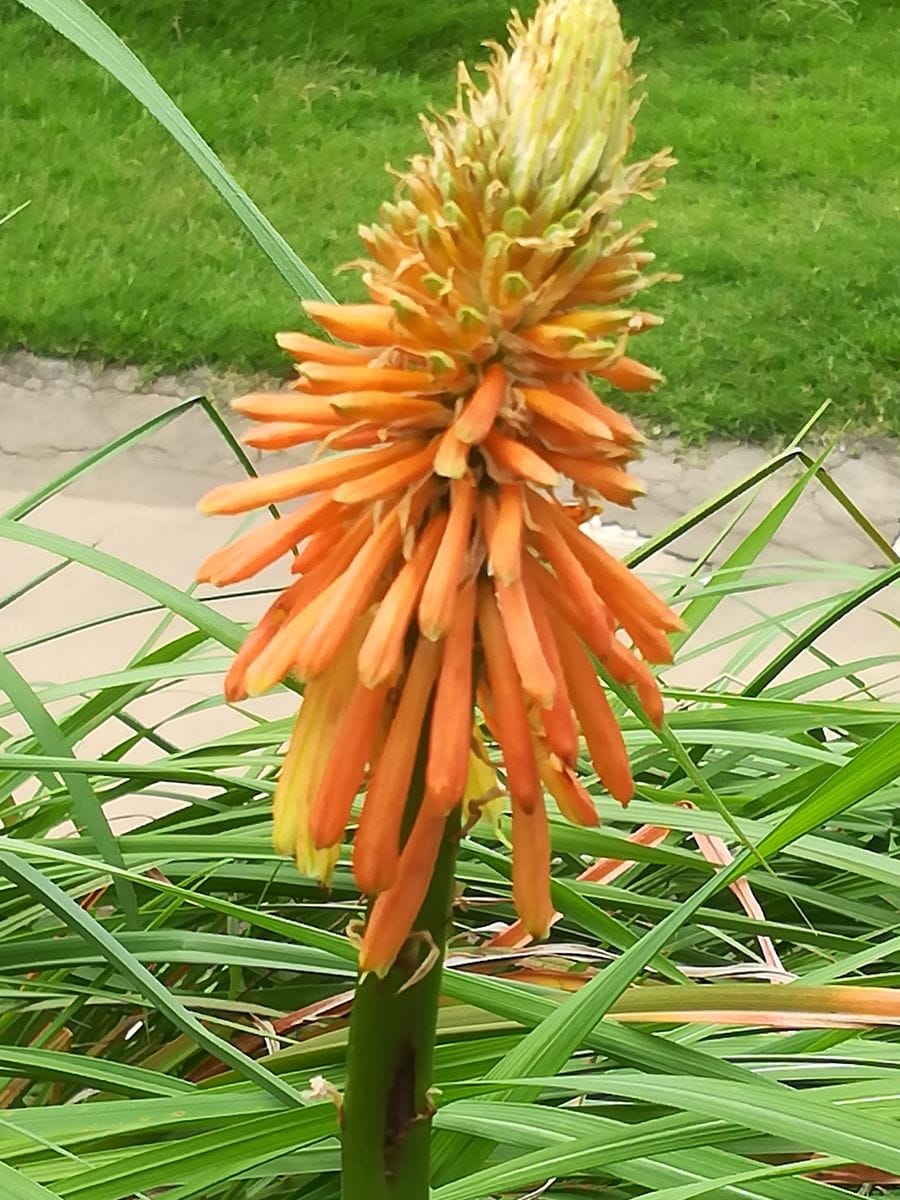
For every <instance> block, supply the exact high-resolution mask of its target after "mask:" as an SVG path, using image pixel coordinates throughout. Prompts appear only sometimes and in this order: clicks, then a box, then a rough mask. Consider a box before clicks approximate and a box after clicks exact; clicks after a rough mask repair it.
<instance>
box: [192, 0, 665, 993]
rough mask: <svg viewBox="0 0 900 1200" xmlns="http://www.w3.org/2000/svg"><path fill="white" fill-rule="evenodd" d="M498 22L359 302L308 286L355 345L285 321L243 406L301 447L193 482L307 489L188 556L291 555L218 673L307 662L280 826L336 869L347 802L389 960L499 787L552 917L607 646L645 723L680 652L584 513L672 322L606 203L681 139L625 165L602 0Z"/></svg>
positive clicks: (529, 874) (600, 751)
mask: <svg viewBox="0 0 900 1200" xmlns="http://www.w3.org/2000/svg"><path fill="white" fill-rule="evenodd" d="M510 31H511V48H510V50H509V51H505V50H501V49H499V48H496V49H495V50H494V57H493V60H492V62H491V63H490V64H489V66H488V67H487V68H486V82H485V84H484V86H483V88H482V89H479V88H478V87H476V85H475V84H474V83H473V81H472V80H471V78H470V77H469V75H468V74H467V73H466V72H465V71H463V72H462V73H461V76H460V94H459V101H458V105H457V107H456V108H455V109H454V111H453V112H451V113H450V114H449V115H448V116H447V117H446V118H444V119H441V120H437V121H434V122H427V123H426V126H425V128H426V135H427V137H428V139H429V142H430V145H431V151H430V153H428V154H420V155H418V156H416V157H415V158H414V159H413V160H412V161H411V164H410V167H409V169H408V171H407V172H406V173H405V174H404V175H403V176H401V179H400V189H399V195H398V197H397V199H396V201H395V202H394V203H390V204H386V205H384V207H383V208H382V211H381V214H380V217H379V221H378V223H377V224H375V225H372V226H370V227H365V228H363V229H362V230H361V236H362V240H363V243H364V245H365V247H366V250H367V252H368V258H367V259H366V260H365V261H364V262H363V263H362V264H361V269H362V279H363V283H364V285H365V287H366V289H367V291H368V294H369V300H368V302H366V303H362V304H326V303H321V302H319V301H315V302H312V301H310V302H307V303H306V304H305V306H304V307H305V309H306V313H307V316H308V317H309V318H311V320H312V321H314V322H316V323H317V324H318V325H319V326H320V327H321V328H322V329H323V330H324V331H325V333H326V334H327V335H330V337H331V338H334V339H338V340H339V341H340V343H342V344H336V343H335V342H334V341H329V340H325V339H321V340H320V339H319V338H317V337H314V336H313V335H311V334H310V333H281V334H279V335H278V342H279V344H280V345H281V346H282V347H283V348H284V349H285V350H286V351H287V352H288V354H290V355H291V357H292V358H293V359H294V360H295V371H296V378H295V380H294V381H293V383H292V384H291V385H290V386H289V388H288V389H287V390H286V391H284V392H282V393H277V394H270V393H253V394H251V395H249V396H245V397H243V398H242V399H240V400H238V401H236V402H235V408H236V410H237V412H238V413H239V414H241V415H242V416H243V417H245V418H248V419H250V420H252V421H254V422H256V423H257V424H256V425H254V427H253V428H252V429H251V430H250V432H249V433H247V434H245V435H244V440H245V442H246V443H247V444H248V445H250V446H252V447H254V448H256V449H259V450H285V449H291V448H300V447H303V446H309V447H310V448H311V453H310V452H307V457H306V458H305V459H304V458H302V457H301V458H300V460H299V461H298V463H297V465H295V466H291V467H288V468H287V469H283V470H280V471H277V472H275V473H273V474H271V475H268V476H262V477H261V478H258V479H257V478H254V479H248V480H245V481H243V482H240V483H233V484H227V485H225V486H223V487H219V488H216V489H214V490H213V491H212V492H211V493H210V494H209V495H208V496H207V497H205V499H204V500H203V501H201V508H202V510H203V511H204V512H207V513H223V514H226V513H227V514H235V513H245V512H249V511H250V510H252V509H258V508H263V507H265V506H267V505H271V504H282V503H287V504H290V503H291V502H293V501H295V500H297V501H299V502H300V505H299V507H297V508H296V510H295V511H293V512H290V513H288V514H287V515H285V516H281V517H280V518H278V519H277V520H274V521H271V522H269V523H268V524H266V525H264V526H262V527H261V528H259V529H256V530H253V531H252V532H251V533H249V534H245V535H244V536H243V537H241V538H239V539H238V540H237V541H235V542H234V543H233V544H232V545H230V546H226V547H225V548H224V549H222V550H219V551H217V552H216V553H214V554H212V555H211V556H210V557H209V558H208V559H207V560H206V562H205V563H204V564H203V566H202V567H201V569H200V572H199V573H198V577H199V578H200V579H202V580H204V581H208V582H210V583H213V584H216V585H223V584H228V583H234V582H238V581H240V580H244V579H247V578H249V577H250V576H251V575H253V574H254V573H255V572H256V571H259V570H262V569H263V568H266V567H269V566H271V565H272V564H273V563H275V562H276V561H277V560H278V559H279V558H284V560H285V562H286V564H287V563H288V562H289V561H291V560H292V562H293V569H294V571H295V573H296V574H297V575H298V576H299V577H298V578H297V579H296V580H295V581H293V582H291V583H289V585H288V586H287V587H286V588H285V591H284V592H283V593H282V595H281V596H280V597H279V598H278V599H277V600H276V601H275V602H274V604H272V605H271V606H270V608H269V609H268V611H267V612H266V614H265V615H264V616H263V618H262V620H261V621H260V623H259V625H258V626H257V627H256V629H255V630H253V631H252V632H251V633H250V634H249V636H248V638H247V641H246V642H245V644H244V646H243V648H242V649H241V651H240V652H239V654H238V655H237V657H236V659H235V662H234V664H233V666H232V668H231V670H230V671H229V673H228V677H227V680H226V685H225V687H226V696H227V697H228V698H229V700H237V699H240V698H243V697H245V696H246V695H247V694H248V693H249V694H255V693H257V692H259V691H262V690H265V689H266V688H268V687H271V686H273V685H274V684H276V683H277V682H278V681H279V680H281V679H283V678H284V677H285V676H287V675H289V674H291V673H293V675H294V676H295V677H296V678H299V679H301V680H303V681H305V684H306V687H305V694H304V698H303V700H302V702H301V705H300V711H299V715H298V718H297V723H296V726H295V730H294V733H293V735H292V737H291V741H290V745H289V748H288V751H287V754H286V758H285V762H284V767H283V770H282V773H281V777H280V780H279V783H278V788H277V791H276V796H275V806H274V812H275V840H276V845H277V847H278V848H279V850H281V851H283V852H285V853H289V852H292V853H293V854H294V855H295V857H296V860H297V863H298V865H299V867H300V869H301V870H303V871H305V872H309V873H314V874H316V875H318V876H319V877H320V878H323V879H327V878H328V875H329V873H330V871H331V869H332V868H333V866H334V863H335V861H336V858H337V856H338V854H339V853H340V844H341V842H342V840H343V837H344V833H345V830H346V829H347V828H348V827H352V826H353V825H354V822H356V821H357V820H358V827H357V830H356V835H355V840H354V847H353V869H354V872H355V874H356V878H357V882H358V883H359V885H360V888H361V889H362V890H363V891H364V892H365V893H366V894H367V895H369V896H372V897H374V903H373V905H372V908H371V912H370V915H369V920H368V925H367V928H366V931H365V934H364V936H363V940H362V946H361V951H360V962H361V966H362V968H363V970H373V971H377V972H379V973H383V972H384V971H386V970H387V969H388V968H389V966H390V965H391V963H392V962H393V961H394V958H395V957H396V955H397V954H398V953H399V952H400V950H401V948H402V947H403V945H404V943H405V941H406V939H407V938H408V936H409V935H410V933H411V932H412V931H413V930H414V925H415V920H416V914H417V912H418V910H419V906H420V904H421V901H422V898H423V896H424V895H425V892H426V890H427V887H428V882H429V878H430V874H431V871H432V868H433V865H434V862H435V858H436V855H437V853H438V848H439V846H440V844H441V841H442V839H443V837H444V833H445V829H446V821H447V819H448V816H449V815H450V814H452V813H453V812H454V810H456V809H457V808H461V810H462V819H463V821H464V822H467V821H469V820H470V818H471V817H472V814H473V812H475V813H477V810H478V807H479V805H480V804H482V803H484V802H485V801H486V800H487V799H488V798H489V797H493V796H494V795H495V794H496V791H497V789H498V787H500V788H501V789H502V790H503V791H504V792H505V793H506V794H507V795H508V797H509V803H510V808H511V815H512V827H511V828H512V846H513V872H512V873H513V898H514V901H515V905H516V907H517V909H518V911H519V914H520V917H521V919H522V921H523V923H524V925H525V926H526V928H527V929H528V930H529V932H530V933H532V934H533V935H535V936H542V935H543V934H544V933H546V931H547V930H548V928H549V926H550V923H551V922H552V919H553V906H552V904H551V899H550V883H549V864H550V854H551V841H550V825H549V823H548V809H547V806H548V802H550V803H551V810H552V812H553V813H554V814H555V813H556V812H558V813H559V814H561V815H562V816H563V817H565V818H566V819H568V820H571V821H574V822H576V823H579V824H583V825H590V824H593V823H595V822H596V820H597V813H596V809H595V807H594V803H593V800H592V798H591V794H590V792H589V791H588V790H587V789H586V787H585V784H584V781H583V779H582V778H580V777H579V774H578V771H579V769H580V763H579V749H580V746H581V744H582V739H583V743H584V745H585V746H586V751H587V757H588V758H589V759H590V761H591V763H592V764H593V768H594V771H595V772H596V775H597V777H598V779H599V780H600V783H601V784H602V786H603V787H605V788H606V789H607V790H608V791H609V793H610V794H611V795H612V796H614V797H615V798H616V799H617V800H619V801H620V802H621V803H623V804H624V803H627V801H628V800H629V799H630V797H631V795H632V792H633V789H634V784H633V781H632V776H631V769H630V766H629V762H628V755H627V752H626V747H625V743H624V740H623V737H622V733H621V731H620V729H619V726H618V723H617V721H616V718H615V715H614V713H613V710H612V708H611V706H610V703H609V700H608V698H607V694H606V690H605V688H604V686H603V684H602V683H601V681H600V679H599V678H598V673H597V664H598V662H599V665H600V666H601V667H602V668H603V670H604V671H605V672H606V673H607V675H608V676H609V677H610V678H611V679H612V680H614V681H615V682H616V684H617V685H621V686H622V687H624V688H626V689H629V690H630V691H631V694H632V696H633V702H634V703H636V704H638V705H640V707H641V708H642V709H643V710H644V712H645V713H646V714H647V716H648V717H649V718H650V720H652V721H654V722H656V723H658V722H660V721H661V720H662V719H663V702H662V696H661V693H660V690H659V687H658V685H657V682H656V679H655V677H654V675H653V673H652V671H651V670H650V667H649V666H648V664H649V663H664V662H668V661H670V660H671V649H670V646H669V641H668V634H670V633H672V632H674V631H677V630H678V629H680V628H681V622H680V620H679V618H678V617H677V616H676V615H675V613H673V612H672V611H671V609H669V607H668V606H667V605H666V604H665V603H664V602H663V601H662V600H661V599H659V598H658V597H657V596H656V595H655V594H654V593H653V592H652V591H651V590H650V589H649V588H648V587H647V586H646V585H645V584H644V583H643V582H641V581H640V580H639V579H638V578H637V577H636V576H635V575H634V574H633V573H632V572H631V571H630V570H629V569H628V568H627V567H626V566H625V565H624V564H622V563H620V562H619V561H618V560H616V559H615V558H614V557H613V556H612V555H611V554H610V553H609V552H608V551H607V550H605V549H603V548H602V546H600V545H598V544H597V543H596V542H595V541H594V540H592V539H591V538H590V537H589V536H588V535H587V533H585V532H584V530H583V529H582V528H581V527H580V526H581V524H582V523H583V522H584V521H585V520H586V519H588V518H590V517H594V516H595V515H596V514H597V513H598V512H600V511H601V509H602V508H603V507H604V506H605V505H606V504H619V505H628V506H630V505H631V504H633V502H634V500H635V499H636V498H637V497H638V496H640V495H641V494H642V493H643V487H642V485H641V484H640V483H639V481H638V480H637V479H636V478H635V477H634V476H633V475H631V474H630V472H629V466H630V464H631V463H632V462H633V460H634V459H636V458H637V457H638V454H639V452H640V447H641V445H642V444H643V441H644V439H643V438H642V437H641V435H640V433H639V432H638V431H637V430H636V429H635V427H634V425H633V424H632V423H631V421H630V420H629V419H628V418H627V416H625V415H623V414H622V413H620V412H619V411H618V410H617V408H616V407H615V403H614V401H613V390H612V389H618V390H619V391H621V392H641V391H647V390H650V389H652V388H653V387H655V386H656V385H657V384H658V383H659V382H660V381H661V376H660V375H658V373H657V372H656V371H654V370H653V369H652V368H651V367H649V366H646V365H645V364H644V363H643V362H639V361H638V360H636V359H634V358H631V357H630V356H629V355H628V353H627V351H628V347H629V339H630V338H631V337H632V336H633V335H636V334H639V333H642V332H644V331H645V330H648V329H650V328H652V327H653V326H654V325H656V324H658V323H659V322H658V319H657V318H655V317H654V316H653V315H652V314H650V313H648V312H646V311H645V310H643V309H638V308H637V307H636V305H637V302H638V299H639V298H640V300H641V301H642V302H643V292H644V290H645V289H646V287H647V286H648V285H650V284H652V283H654V282H657V281H659V280H662V279H665V278H667V277H666V276H662V275H659V274H657V275H650V274H648V273H647V268H648V267H649V265H650V263H651V262H652V260H653V255H652V254H651V253H649V252H648V251H647V250H645V249H643V248H642V244H643V236H644V234H645V232H646V231H647V229H648V228H649V227H650V226H649V224H648V223H647V222H644V223H642V224H638V225H636V226H634V227H632V228H628V227H627V226H624V225H623V223H622V221H621V220H620V217H619V213H620V210H621V208H622V206H623V205H624V204H625V203H626V201H628V200H630V199H631V198H634V197H637V198H644V199H650V198H652V193H653V192H654V190H655V189H656V188H657V187H658V186H660V184H661V182H662V175H663V172H664V171H665V169H666V167H667V166H668V165H669V164H670V162H671V161H672V160H671V159H670V158H669V156H668V154H667V153H666V152H662V153H660V154H657V155H655V156H653V157H652V158H650V159H648V160H647V161H644V162H632V161H629V160H628V154H629V151H630V147H631V143H632V131H631V126H630V122H631V118H632V115H633V112H634V106H633V104H632V101H631V99H630V98H629V83H630V78H629V63H630V56H631V51H632V47H631V46H629V45H628V44H627V43H626V42H625V40H624V39H623V37H622V33H621V30H620V28H619V22H618V15H617V13H616V11H615V7H614V5H613V3H612V0H539V3H538V6H537V11H536V14H535V17H534V19H533V21H532V23H531V24H530V25H529V26H526V25H525V24H524V23H523V22H522V21H521V20H519V18H515V19H514V20H513V22H512V24H511V26H510ZM669 278H671V277H669ZM591 375H593V376H596V377H597V379H598V380H599V387H600V389H601V390H602V397H601V395H598V394H597V392H595V390H594V388H593V387H592V386H591V384H590V382H589V376H591ZM302 453H303V452H302V451H301V454H302ZM309 497H314V498H313V499H308V498H309ZM289 556H290V557H289ZM624 639H627V641H626V640H624ZM482 724H483V725H484V726H486V727H487V729H488V730H489V732H490V735H491V737H492V739H493V741H494V743H495V744H496V747H497V749H498V751H499V760H498V761H497V763H496V771H495V769H494V766H493V765H491V764H489V763H488V762H487V761H486V760H485V752H484V748H483V744H482V742H481V735H480V733H479V731H478V726H479V725H482ZM417 763H418V766H417V765H416V764H417ZM416 771H418V772H419V774H420V775H421V778H422V781H423V784H422V789H421V791H422V797H421V799H420V801H418V809H416V804H417V802H416V800H415V797H413V799H412V800H411V801H409V800H408V791H409V788H410V781H411V780H412V779H413V777H414V775H415V772H416ZM497 772H499V775H498V774H497ZM498 780H499V782H498ZM360 793H362V795H363V799H362V803H361V808H360V807H358V798H359V795H360Z"/></svg>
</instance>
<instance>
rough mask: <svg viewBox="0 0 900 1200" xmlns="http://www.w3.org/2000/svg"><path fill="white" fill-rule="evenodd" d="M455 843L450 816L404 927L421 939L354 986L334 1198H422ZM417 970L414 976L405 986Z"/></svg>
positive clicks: (417, 783)
mask: <svg viewBox="0 0 900 1200" xmlns="http://www.w3.org/2000/svg"><path fill="white" fill-rule="evenodd" d="M416 775H417V778H416V779H415V780H414V781H413V786H412V788H411V790H410V797H409V802H408V806H407V825H408V824H410V823H411V818H413V817H414V816H415V813H416V812H417V811H418V808H419V804H420V803H421V796H422V779H421V776H422V769H421V764H420V767H419V770H417V772H416ZM457 841H458V820H455V819H454V818H450V819H449V820H448V821H447V828H446V830H445V833H444V840H443V842H442V844H441V850H440V854H439V855H438V860H437V864H436V866H435V870H434V875H433V876H432V880H431V885H430V887H429V889H428V894H427V896H426V897H425V901H424V903H423V905H422V908H421V910H420V912H419V916H418V918H417V920H416V922H415V925H414V930H415V931H416V932H418V933H421V934H422V935H423V936H422V937H419V938H415V937H413V938H412V939H411V940H410V941H409V942H408V943H407V945H406V947H405V949H404V951H402V952H401V954H400V956H399V958H398V960H397V962H396V963H395V964H394V966H393V967H392V968H391V970H390V971H389V972H388V974H387V975H386V976H385V977H384V979H378V978H377V977H376V976H374V975H369V976H368V977H367V978H366V979H364V980H362V981H361V982H360V983H359V984H358V985H357V989H356V997H355V999H354V1001H353V1012H352V1015H351V1018H350V1043H349V1047H348V1050H347V1086H346V1091H345V1094H344V1103H343V1108H342V1114H341V1125H342V1138H343V1142H342V1152H341V1195H342V1197H343V1200H428V1192H429V1179H430V1175H431V1118H432V1111H433V1109H432V1102H431V1097H430V1094H429V1089H430V1088H431V1080H432V1065H433V1061H434V1037H435V1026H436V1023H437V1007H438V999H439V996H440V982H441V963H442V961H443V956H444V946H445V943H446V940H447V928H448V925H449V920H450V908H451V904H452V900H453V872H454V865H455V860H456V847H457ZM435 948H436V949H437V952H438V956H437V957H436V960H435V961H434V962H432V963H431V964H430V965H429V966H428V968H427V969H425V970H423V963H424V962H425V960H426V959H427V957H428V955H429V953H430V954H431V955H432V956H434V950H435ZM417 972H421V978H417V980H416V982H415V983H413V984H411V985H410V986H405V985H407V984H409V981H410V979H412V978H414V977H416V975H417Z"/></svg>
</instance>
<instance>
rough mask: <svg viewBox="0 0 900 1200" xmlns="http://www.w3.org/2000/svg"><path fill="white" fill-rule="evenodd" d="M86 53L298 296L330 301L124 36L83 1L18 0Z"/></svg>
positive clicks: (325, 289)
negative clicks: (196, 171)
mask: <svg viewBox="0 0 900 1200" xmlns="http://www.w3.org/2000/svg"><path fill="white" fill-rule="evenodd" d="M19 2H20V3H21V4H22V5H24V7H25V8H30V9H31V11H32V12H34V13H37V15H38V16H39V17H41V18H42V19H43V20H44V21H46V22H47V24H48V25H52V26H53V28H54V29H55V30H57V32H59V33H61V34H62V35H63V37H66V38H68V39H69V41H70V42H74V44H75V45H76V46H77V47H78V48H79V50H83V51H84V53H85V54H87V55H88V56H89V57H90V58H92V59H93V60H94V62H96V63H99V65H100V66H101V67H103V68H104V69H105V70H107V71H109V73H110V74H111V75H112V76H113V77H114V78H115V79H117V80H118V81H119V83H121V84H122V86H123V87H125V88H127V89H128V91H129V92H131V94H132V96H134V97H135V98H136V99H137V100H139V101H140V102H141V104H143V106H144V107H145V108H146V110H147V111H148V112H149V113H150V114H151V116H153V117H155V118H156V120H157V121H159V123H160V124H161V125H162V127H163V128H164V129H165V130H166V132H167V133H169V134H171V136H172V137H173V138H174V139H175V141H176V142H177V143H178V144H179V146H181V148H182V149H183V150H185V151H186V152H187V154H188V155H189V156H190V157H191V159H193V161H194V163H195V164H196V166H198V167H199V168H200V170H201V171H202V172H203V174H204V175H205V176H206V179H207V181H208V182H209V183H210V184H211V185H212V187H213V188H215V190H216V191H217V192H218V193H219V195H220V196H221V197H222V199H223V200H224V201H225V203H226V204H227V205H228V207H229V208H230V209H231V211H232V212H233V213H234V215H235V216H236V217H237V218H238V220H239V221H240V222H241V224H242V225H243V226H244V228H245V229H246V230H247V232H248V233H249V234H250V235H251V237H253V238H254V239H255V240H256V242H257V244H258V245H259V247H260V249H261V250H263V251H264V253H265V254H266V255H267V256H268V257H269V259H270V260H271V261H272V263H273V265H274V266H275V267H276V268H277V269H278V271H280V273H281V274H282V276H283V277H284V278H285V280H286V281H287V282H288V284H289V285H290V286H291V287H292V288H293V290H294V291H295V292H296V293H297V295H298V296H305V297H314V298H317V299H320V300H330V299H331V294H330V293H329V292H328V290H327V288H325V286H324V285H323V284H322V283H321V282H320V281H319V279H318V278H317V277H316V276H315V275H314V274H313V272H312V271H311V270H310V269H309V267H308V266H307V265H306V263H304V262H303V260H302V259H300V258H299V257H298V256H297V255H296V254H295V253H294V251H293V250H292V249H291V247H290V246H289V245H288V244H287V242H286V241H285V240H284V238H283V237H282V236H281V234H280V233H279V232H278V231H277V230H276V229H275V228H274V226H273V225H272V224H271V222H270V221H269V220H268V219H267V218H266V217H265V216H264V215H263V214H262V212H260V210H259V209H258V208H257V206H256V205H255V204H254V203H253V201H252V200H251V199H250V197H249V196H248V195H247V193H246V192H245V191H244V189H243V188H242V187H241V186H240V185H239V184H238V183H237V181H236V180H235V179H234V178H233V177H232V175H231V174H229V172H228V171H227V170H226V169H225V166H224V164H223V163H222V160H221V159H220V158H219V157H218V155H217V154H215V153H214V152H213V150H212V149H211V148H210V146H209V145H208V144H207V143H206V142H205V141H204V140H203V138H202V137H201V136H200V134H199V133H198V132H197V130H196V129H195V128H194V126H193V125H192V124H191V123H190V121H189V120H188V119H187V117H186V116H185V115H184V113H183V112H182V111H181V109H180V108H178V106H177V105H176V104H174V103H173V102H172V100H171V99H170V98H169V96H168V95H167V94H166V92H164V91H163V89H162V88H161V87H160V86H159V84H158V83H157V82H156V80H155V79H154V78H153V76H152V75H151V74H150V72H149V71H148V70H147V68H146V67H145V66H144V65H143V63H142V62H141V61H140V60H139V59H138V58H137V57H136V56H135V55H134V54H133V53H132V52H131V51H130V50H129V49H128V47H127V46H126V45H125V43H124V42H123V41H122V40H121V38H119V37H117V36H116V34H115V33H114V32H113V31H112V30H111V29H110V27H109V26H108V25H107V24H106V23H105V22H104V21H102V20H101V19H100V17H98V16H97V14H96V13H95V12H93V10H92V9H90V8H89V7H88V5H87V4H84V3H83V2H82V0H19Z"/></svg>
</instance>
